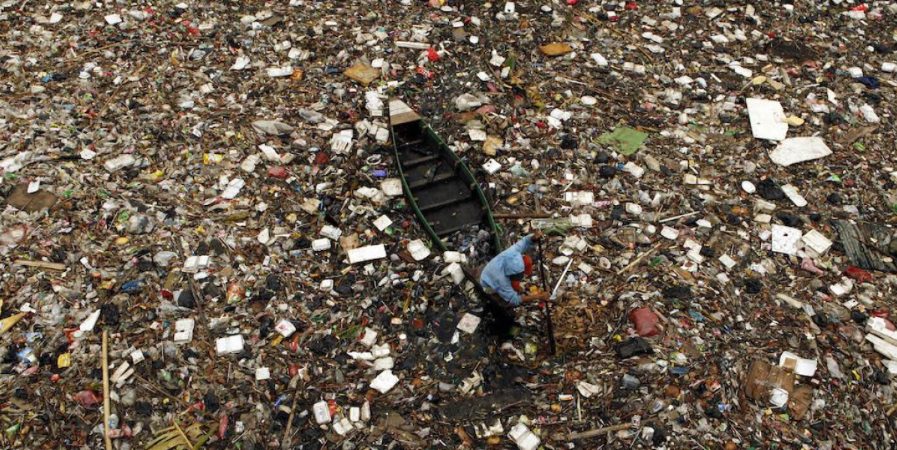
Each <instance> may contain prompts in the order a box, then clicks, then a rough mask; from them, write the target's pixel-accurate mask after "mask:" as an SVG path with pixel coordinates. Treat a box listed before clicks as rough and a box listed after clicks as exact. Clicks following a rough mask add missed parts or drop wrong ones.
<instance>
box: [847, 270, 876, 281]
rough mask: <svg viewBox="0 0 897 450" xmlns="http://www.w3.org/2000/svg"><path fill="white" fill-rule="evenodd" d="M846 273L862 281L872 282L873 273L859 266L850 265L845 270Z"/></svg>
mask: <svg viewBox="0 0 897 450" xmlns="http://www.w3.org/2000/svg"><path fill="white" fill-rule="evenodd" d="M844 274H845V275H847V276H848V277H850V278H853V279H854V280H857V281H859V282H860V283H871V282H872V274H871V273H869V272H866V271H865V270H863V269H860V268H859V267H848V268H847V270H845V271H844Z"/></svg>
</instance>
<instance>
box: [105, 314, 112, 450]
mask: <svg viewBox="0 0 897 450" xmlns="http://www.w3.org/2000/svg"><path fill="white" fill-rule="evenodd" d="M108 340H109V333H108V332H107V331H106V330H103V440H104V441H105V442H106V450H112V438H110V437H109V415H110V405H109V344H108Z"/></svg>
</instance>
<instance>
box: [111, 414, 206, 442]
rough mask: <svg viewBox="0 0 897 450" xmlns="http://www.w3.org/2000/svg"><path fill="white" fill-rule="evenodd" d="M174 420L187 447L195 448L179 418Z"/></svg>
mask: <svg viewBox="0 0 897 450" xmlns="http://www.w3.org/2000/svg"><path fill="white" fill-rule="evenodd" d="M172 422H173V423H174V427H175V428H176V429H177V430H178V433H180V434H181V437H182V438H183V439H184V442H185V443H186V444H187V448H194V447H193V443H192V442H190V439H189V438H188V437H187V435H186V434H184V430H182V429H181V426H180V425H178V420H177V419H174V420H172ZM111 448H112V447H110V449H111Z"/></svg>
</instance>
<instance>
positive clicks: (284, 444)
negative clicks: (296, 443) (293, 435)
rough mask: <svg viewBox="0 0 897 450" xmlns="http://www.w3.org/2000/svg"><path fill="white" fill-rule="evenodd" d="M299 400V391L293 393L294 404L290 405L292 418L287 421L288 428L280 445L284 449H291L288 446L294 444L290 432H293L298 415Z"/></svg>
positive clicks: (284, 431)
mask: <svg viewBox="0 0 897 450" xmlns="http://www.w3.org/2000/svg"><path fill="white" fill-rule="evenodd" d="M298 398H299V389H296V392H294V393H293V403H292V404H291V405H290V418H289V419H287V428H286V429H285V430H283V438H282V439H281V440H280V445H281V447H283V448H287V447H289V445H288V444H290V443H292V442H291V441H292V439H290V431H292V430H293V416H294V415H295V414H296V400H297V399H298ZM288 439H289V440H288Z"/></svg>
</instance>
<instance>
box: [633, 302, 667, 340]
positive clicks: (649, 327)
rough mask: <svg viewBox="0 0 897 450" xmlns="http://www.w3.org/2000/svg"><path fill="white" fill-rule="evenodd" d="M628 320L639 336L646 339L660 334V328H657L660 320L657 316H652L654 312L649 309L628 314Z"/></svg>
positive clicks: (641, 309)
mask: <svg viewBox="0 0 897 450" xmlns="http://www.w3.org/2000/svg"><path fill="white" fill-rule="evenodd" d="M629 320H631V321H632V323H633V324H634V325H635V332H636V333H638V335H639V336H642V337H648V336H654V335H656V334H659V333H660V328H658V327H657V324H658V323H660V319H659V318H658V317H657V314H654V311H651V308H648V307H644V308H639V309H636V310H633V311H632V312H631V313H629Z"/></svg>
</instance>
